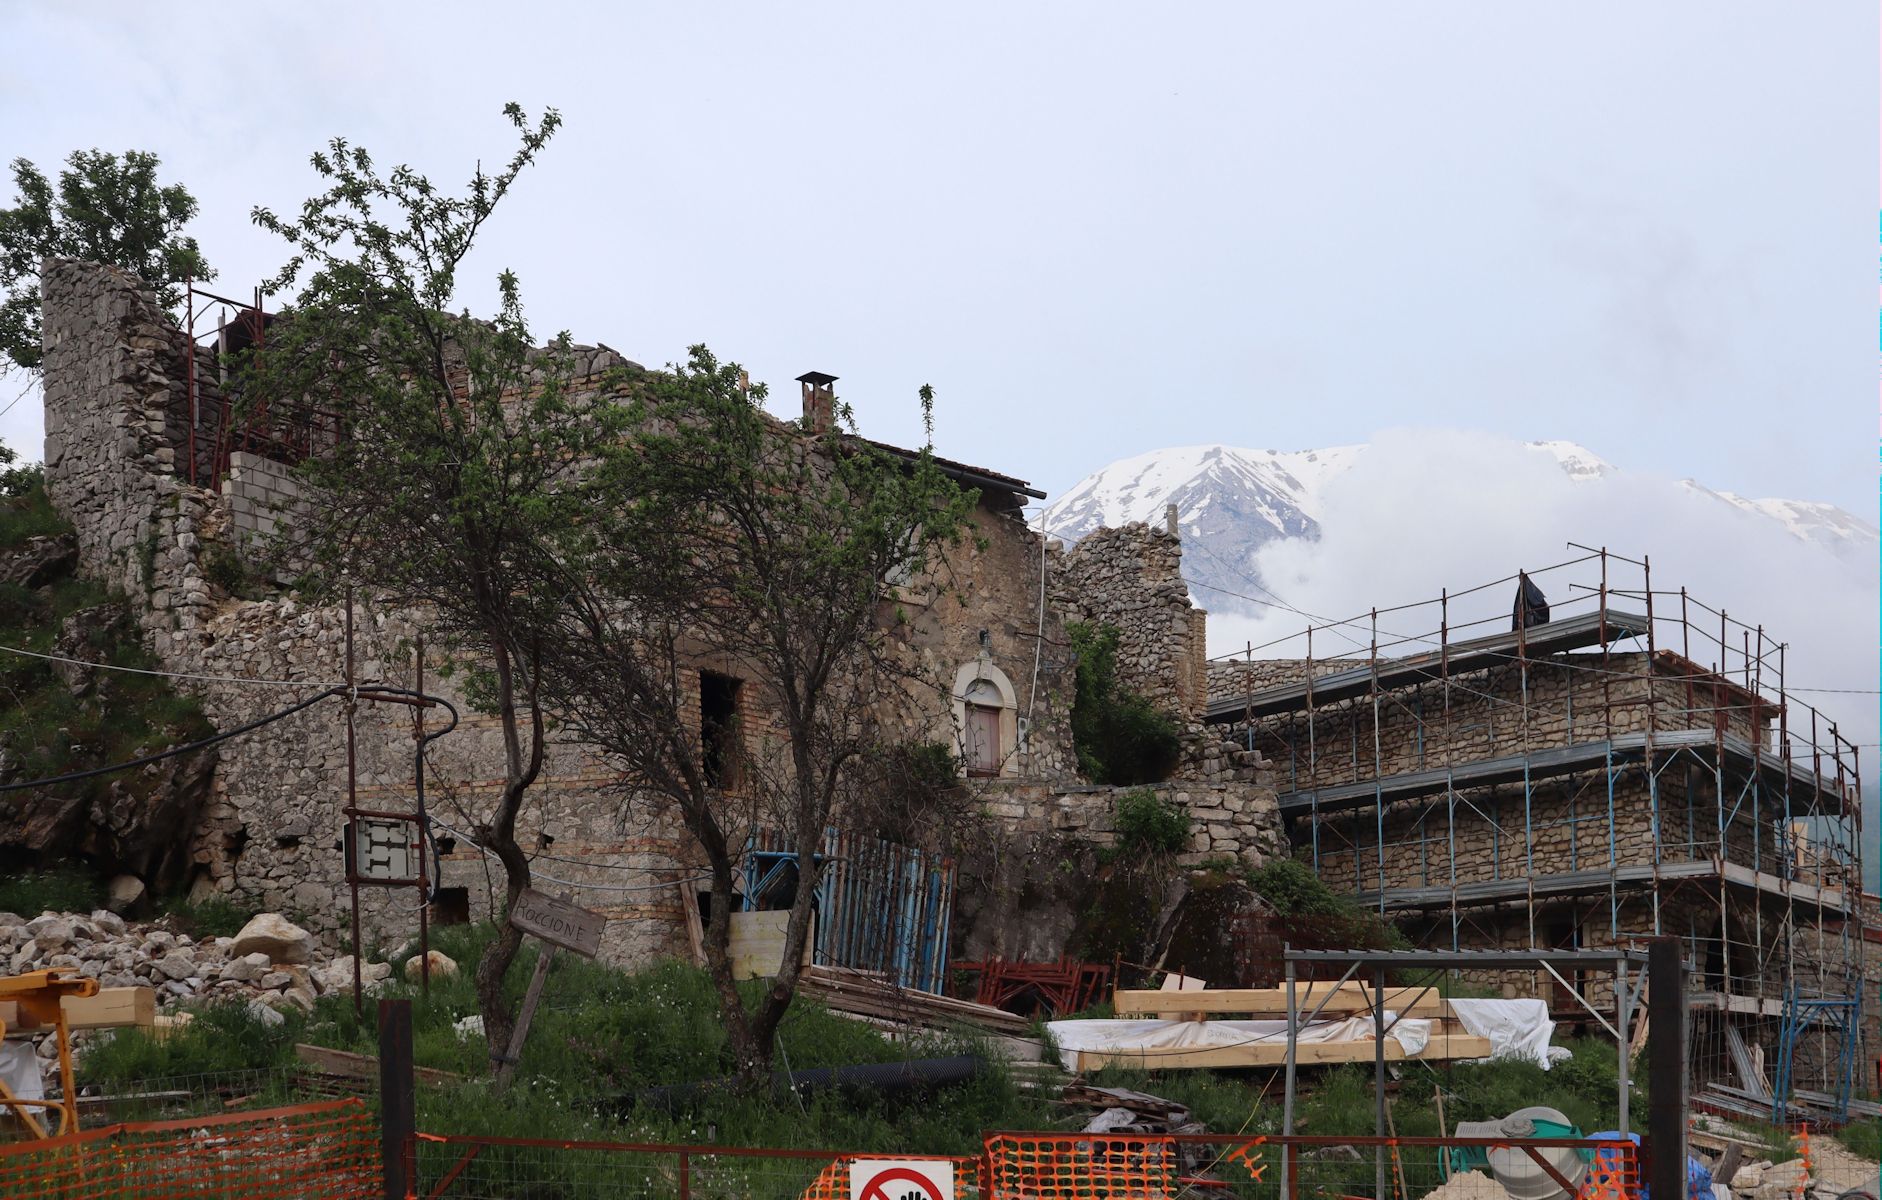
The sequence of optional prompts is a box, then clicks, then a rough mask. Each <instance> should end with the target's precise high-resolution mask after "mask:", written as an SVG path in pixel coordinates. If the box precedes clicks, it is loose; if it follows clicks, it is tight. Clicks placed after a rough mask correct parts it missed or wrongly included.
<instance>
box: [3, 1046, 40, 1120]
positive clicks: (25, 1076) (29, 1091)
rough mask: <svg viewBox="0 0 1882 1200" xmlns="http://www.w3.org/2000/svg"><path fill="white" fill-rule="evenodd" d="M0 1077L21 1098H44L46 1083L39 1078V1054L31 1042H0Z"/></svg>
mask: <svg viewBox="0 0 1882 1200" xmlns="http://www.w3.org/2000/svg"><path fill="white" fill-rule="evenodd" d="M0 1079H3V1080H5V1081H6V1085H7V1087H9V1088H11V1089H12V1090H13V1094H14V1096H16V1097H18V1098H19V1099H21V1100H44V1099H45V1098H46V1085H45V1084H44V1083H43V1082H41V1080H40V1078H39V1055H37V1054H35V1053H33V1044H32V1043H31V1042H0ZM0 1111H8V1110H4V1109H0ZM36 1111H37V1110H35V1112H36Z"/></svg>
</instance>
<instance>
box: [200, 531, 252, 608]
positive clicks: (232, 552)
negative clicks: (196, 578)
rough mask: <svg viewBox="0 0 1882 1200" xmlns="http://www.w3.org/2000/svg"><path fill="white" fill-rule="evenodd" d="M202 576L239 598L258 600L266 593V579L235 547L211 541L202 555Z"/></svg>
mask: <svg viewBox="0 0 1882 1200" xmlns="http://www.w3.org/2000/svg"><path fill="white" fill-rule="evenodd" d="M202 567H203V578H204V579H207V580H208V581H209V582H210V584H212V585H213V586H215V587H218V588H221V589H222V590H223V591H224V592H225V593H227V594H228V595H230V596H234V597H236V598H237V599H241V600H259V599H261V598H262V597H263V596H265V595H266V594H267V590H268V588H267V580H266V579H264V578H263V576H262V574H261V572H259V571H257V570H255V569H254V568H253V567H251V566H249V565H248V563H247V561H246V560H244V559H243V558H242V556H241V554H240V553H238V552H237V551H236V549H235V547H233V546H230V545H228V544H227V543H225V542H212V543H210V544H209V546H208V548H207V549H206V550H205V551H204V553H203V557H202Z"/></svg>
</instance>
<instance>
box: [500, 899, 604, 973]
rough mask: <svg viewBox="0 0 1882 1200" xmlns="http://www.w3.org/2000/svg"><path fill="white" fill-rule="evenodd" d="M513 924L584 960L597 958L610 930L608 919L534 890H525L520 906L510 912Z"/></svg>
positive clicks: (519, 901)
mask: <svg viewBox="0 0 1882 1200" xmlns="http://www.w3.org/2000/svg"><path fill="white" fill-rule="evenodd" d="M510 924H512V925H514V926H516V927H517V928H518V929H520V930H522V931H523V932H524V933H533V934H535V935H536V936H537V937H539V938H541V939H542V940H543V941H545V942H553V943H554V944H555V945H558V946H562V947H565V948H567V949H569V950H573V951H575V953H577V954H579V955H581V956H582V957H583V958H593V957H594V956H595V955H596V954H597V953H599V952H600V950H601V931H602V930H603V929H604V928H606V927H607V924H608V918H606V917H604V916H602V915H601V914H600V913H598V912H590V911H588V910H587V909H585V908H577V907H576V906H575V905H573V904H570V903H569V902H568V901H567V900H557V899H556V898H555V897H554V896H545V895H543V894H542V893H541V892H539V891H537V890H535V889H534V888H524V889H523V894H522V895H520V896H518V897H517V898H516V906H515V907H514V908H512V909H510Z"/></svg>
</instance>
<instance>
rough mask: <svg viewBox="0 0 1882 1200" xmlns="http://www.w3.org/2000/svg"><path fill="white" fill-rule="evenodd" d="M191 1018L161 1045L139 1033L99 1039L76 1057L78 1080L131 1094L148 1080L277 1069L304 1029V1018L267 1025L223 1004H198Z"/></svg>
mask: <svg viewBox="0 0 1882 1200" xmlns="http://www.w3.org/2000/svg"><path fill="white" fill-rule="evenodd" d="M192 1015H193V1019H192V1020H191V1021H190V1022H189V1023H188V1024H187V1025H184V1026H182V1027H181V1028H177V1029H172V1030H167V1031H166V1036H165V1037H164V1038H163V1039H162V1040H158V1039H157V1038H155V1037H152V1036H151V1035H150V1034H148V1033H146V1032H144V1031H142V1030H138V1029H124V1030H119V1031H117V1032H116V1033H114V1034H112V1035H111V1036H109V1037H106V1038H103V1039H101V1040H100V1041H99V1042H98V1043H97V1044H95V1045H93V1046H91V1047H89V1048H88V1049H86V1051H85V1053H84V1055H83V1056H82V1057H81V1059H80V1072H79V1073H80V1077H81V1078H82V1079H83V1080H84V1081H85V1082H87V1083H98V1084H103V1085H106V1086H107V1087H109V1088H112V1089H119V1088H122V1089H125V1090H132V1089H141V1088H143V1087H144V1086H145V1084H146V1082H147V1081H149V1080H180V1079H181V1078H183V1077H187V1076H192V1075H211V1074H221V1073H224V1072H231V1071H260V1070H266V1069H268V1068H270V1067H282V1066H286V1065H287V1064H289V1063H291V1062H293V1061H294V1043H295V1042H296V1041H298V1040H301V1035H302V1030H303V1027H304V1018H302V1017H301V1015H300V1014H299V1013H297V1012H294V1011H291V1010H289V1011H285V1012H284V1014H283V1015H284V1016H286V1017H287V1020H286V1022H284V1023H283V1024H281V1025H266V1024H263V1023H262V1022H261V1021H258V1020H256V1019H255V1018H254V1017H252V1016H251V1015H249V1013H248V1009H247V1005H245V1004H237V1003H228V1002H224V1003H217V1004H208V1005H203V1006H201V1007H198V1008H195V1009H193V1010H192Z"/></svg>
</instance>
